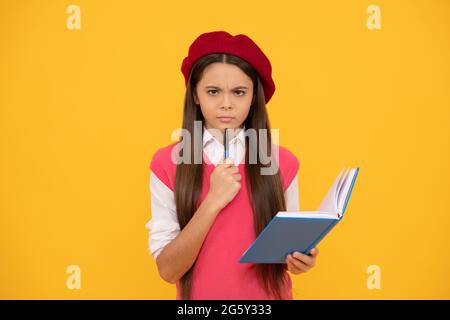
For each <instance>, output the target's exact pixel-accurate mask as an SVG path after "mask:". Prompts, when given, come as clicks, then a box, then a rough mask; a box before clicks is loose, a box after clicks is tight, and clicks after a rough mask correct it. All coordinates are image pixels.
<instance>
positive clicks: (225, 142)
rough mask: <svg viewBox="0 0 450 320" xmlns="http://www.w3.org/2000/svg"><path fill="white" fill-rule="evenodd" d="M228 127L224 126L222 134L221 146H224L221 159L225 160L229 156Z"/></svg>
mask: <svg viewBox="0 0 450 320" xmlns="http://www.w3.org/2000/svg"><path fill="white" fill-rule="evenodd" d="M227 130H228V128H225V132H224V134H223V147H224V154H223V159H224V160H225V159H226V158H228V156H229V150H230V144H229V142H230V141H229V140H230V139H229V138H228V133H227Z"/></svg>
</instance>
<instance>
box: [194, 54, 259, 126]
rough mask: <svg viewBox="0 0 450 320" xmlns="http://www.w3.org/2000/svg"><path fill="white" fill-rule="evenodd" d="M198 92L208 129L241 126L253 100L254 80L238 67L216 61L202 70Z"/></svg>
mask: <svg viewBox="0 0 450 320" xmlns="http://www.w3.org/2000/svg"><path fill="white" fill-rule="evenodd" d="M195 94H196V96H195V95H194V99H195V102H196V103H197V104H200V108H201V111H202V114H203V117H204V118H205V122H206V123H205V126H206V128H208V129H209V128H216V129H219V130H220V131H222V132H224V130H225V128H230V129H235V128H241V127H242V124H243V123H244V121H245V119H246V118H247V115H248V112H249V110H250V106H251V103H252V97H253V82H252V80H251V79H250V78H249V77H248V76H247V75H246V74H245V73H244V72H243V71H242V70H241V69H240V68H239V67H237V66H235V65H233V64H227V63H222V62H214V63H212V64H210V65H208V66H207V67H206V68H205V70H203V75H202V77H201V79H200V81H199V82H198V83H197V86H196V91H195Z"/></svg>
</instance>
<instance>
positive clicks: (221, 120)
mask: <svg viewBox="0 0 450 320" xmlns="http://www.w3.org/2000/svg"><path fill="white" fill-rule="evenodd" d="M217 119H219V121H220V122H222V123H230V122H231V121H233V119H234V118H233V117H217Z"/></svg>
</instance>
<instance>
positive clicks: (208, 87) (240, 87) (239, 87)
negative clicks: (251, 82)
mask: <svg viewBox="0 0 450 320" xmlns="http://www.w3.org/2000/svg"><path fill="white" fill-rule="evenodd" d="M205 88H206V89H220V88H219V87H217V86H205ZM236 89H248V87H246V86H237V87H234V88H233V90H236Z"/></svg>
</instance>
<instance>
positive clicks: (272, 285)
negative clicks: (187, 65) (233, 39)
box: [174, 53, 286, 299]
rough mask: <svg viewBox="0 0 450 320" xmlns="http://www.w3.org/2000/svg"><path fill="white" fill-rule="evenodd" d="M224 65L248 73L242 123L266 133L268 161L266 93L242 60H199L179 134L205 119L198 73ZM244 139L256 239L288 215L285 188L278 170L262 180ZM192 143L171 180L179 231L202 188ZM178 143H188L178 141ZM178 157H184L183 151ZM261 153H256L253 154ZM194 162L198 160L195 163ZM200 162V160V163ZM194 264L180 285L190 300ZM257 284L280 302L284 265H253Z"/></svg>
mask: <svg viewBox="0 0 450 320" xmlns="http://www.w3.org/2000/svg"><path fill="white" fill-rule="evenodd" d="M214 62H223V63H229V64H233V65H236V66H238V67H239V68H240V69H241V70H242V71H243V72H245V74H247V75H248V76H249V77H250V78H251V79H252V81H253V88H254V89H253V100H252V104H251V107H250V110H249V114H248V116H247V118H246V120H245V121H244V125H245V128H246V129H250V128H253V129H255V130H256V132H260V131H259V130H260V129H266V130H267V140H268V141H267V152H268V153H269V154H268V155H267V156H269V157H270V156H271V150H272V140H271V135H270V124H269V118H268V115H267V110H266V104H265V99H264V89H263V86H262V84H261V80H260V78H259V76H258V73H257V72H256V70H255V69H254V68H253V67H252V66H251V65H250V64H248V63H247V62H246V61H244V60H242V59H240V58H239V57H236V56H233V55H229V54H223V53H216V54H210V55H207V56H204V57H203V58H200V59H199V60H198V61H197V62H196V63H195V64H194V66H193V67H192V69H191V73H190V77H189V81H188V84H187V87H186V96H185V99H184V111H183V129H185V130H188V131H189V132H190V134H191V137H194V121H202V123H204V121H205V119H204V117H203V114H202V112H201V109H200V107H199V106H198V105H196V103H195V100H194V94H195V90H196V85H197V83H198V82H199V80H200V79H201V76H202V72H203V70H204V69H205V68H206V66H208V65H209V64H211V63H214ZM247 138H248V137H246V139H245V145H246V148H245V150H246V151H245V175H246V181H247V190H248V196H249V200H250V203H251V205H252V210H253V218H254V229H255V232H256V235H258V234H259V233H260V232H261V231H262V230H263V229H264V228H265V227H266V225H267V224H268V223H269V222H270V220H271V219H272V218H273V216H274V215H275V214H276V213H277V212H278V211H284V210H286V203H285V199H284V193H283V187H282V182H281V177H280V171H279V170H278V171H277V173H276V174H274V175H261V174H260V172H261V171H260V169H261V168H263V167H268V166H270V163H269V164H262V163H261V162H260V159H259V157H257V161H256V163H254V164H253V162H254V161H252V164H251V163H250V162H249V143H248V139H247ZM187 140H190V144H191V145H190V146H185V147H183V150H185V149H186V148H190V150H191V151H192V152H191V161H190V163H180V164H178V165H177V170H176V175H175V186H174V189H175V190H174V191H175V203H176V209H177V216H178V221H179V224H180V228H181V229H183V228H184V227H185V226H186V225H187V223H188V222H189V220H190V219H191V218H192V216H193V215H194V213H195V212H196V210H197V209H198V206H199V203H198V201H199V195H200V191H201V189H202V176H203V163H200V164H198V163H196V162H195V161H194V157H195V153H199V154H197V157H196V159H203V157H202V155H203V154H202V148H199V147H198V146H197V147H196V148H194V143H195V141H194V139H187ZM256 141H257V143H255V144H253V143H252V144H251V145H252V146H253V145H255V148H258V147H259V135H258V134H257V135H256ZM180 143H181V144H183V143H188V142H186V141H184V139H182V137H180ZM183 150H181V153H180V156H182V151H183ZM254 154H259V150H256V153H254ZM272 159H273V157H272ZM197 162H198V161H197ZM202 162H203V161H202ZM194 266H195V262H194V264H193V265H192V267H191V268H190V269H189V270H188V271H187V272H186V273H185V274H184V275H183V277H182V278H181V279H180V284H181V298H182V299H190V292H191V286H192V274H193V270H194ZM254 267H255V268H256V272H257V276H258V279H259V280H260V282H261V284H262V285H263V288H264V289H265V291H266V292H267V293H268V294H272V295H273V296H274V297H275V298H276V299H282V298H283V297H282V288H283V285H284V281H285V280H286V278H285V270H286V267H285V265H284V264H255V265H254Z"/></svg>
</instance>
